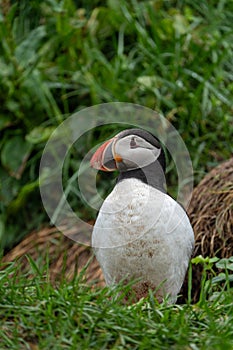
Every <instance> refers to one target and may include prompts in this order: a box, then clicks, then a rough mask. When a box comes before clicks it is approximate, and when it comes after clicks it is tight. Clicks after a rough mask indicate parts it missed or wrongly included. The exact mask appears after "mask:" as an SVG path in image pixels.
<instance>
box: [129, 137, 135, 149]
mask: <svg viewBox="0 0 233 350" xmlns="http://www.w3.org/2000/svg"><path fill="white" fill-rule="evenodd" d="M130 148H137V144H136V141H135V137H132V138H131V140H130Z"/></svg>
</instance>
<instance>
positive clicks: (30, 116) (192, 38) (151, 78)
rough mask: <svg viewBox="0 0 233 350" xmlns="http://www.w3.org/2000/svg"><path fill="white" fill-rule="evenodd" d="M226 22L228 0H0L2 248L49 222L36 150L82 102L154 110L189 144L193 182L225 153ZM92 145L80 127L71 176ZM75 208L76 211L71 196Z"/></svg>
mask: <svg viewBox="0 0 233 350" xmlns="http://www.w3.org/2000/svg"><path fill="white" fill-rule="evenodd" d="M232 23H233V3H232V1H225V0H221V1H219V0H214V1H208V0H203V1H192V0H178V1H175V0H169V1H160V0H159V1H155V0H154V1H137V0H131V1H126V0H119V1H111V0H109V1H72V0H65V1H58V0H51V1H47V0H43V1H27V0H22V1H14V2H13V1H12V2H10V1H5V2H3V4H2V5H1V8H0V106H1V107H0V239H1V246H2V247H3V248H8V249H9V248H10V247H11V246H12V245H13V244H15V243H16V242H17V241H19V240H21V239H22V236H23V235H25V233H26V232H28V231H30V230H31V229H33V228H35V227H38V226H39V224H40V223H41V221H45V220H47V217H46V215H45V213H44V212H43V210H41V202H40V197H39V190H38V167H39V162H40V157H41V154H42V152H43V149H44V146H45V142H46V141H47V140H48V138H49V136H50V135H51V133H52V131H53V130H54V128H56V127H57V126H58V125H59V124H60V123H61V121H63V120H64V119H66V118H67V117H69V116H70V115H71V114H72V113H74V112H77V111H79V110H81V109H82V108H84V107H88V106H92V105H95V104H99V103H105V102H114V101H122V102H131V103H137V104H140V105H143V106H146V107H149V108H152V109H156V110H159V111H161V112H162V113H163V114H164V115H165V116H166V118H168V119H169V121H171V122H172V123H173V125H174V126H175V127H176V128H177V130H178V131H179V132H180V134H181V136H182V137H183V139H184V141H185V143H186V145H187V148H188V149H189V152H190V155H191V159H192V162H193V167H194V171H195V183H198V182H199V180H200V179H201V178H202V177H203V176H204V174H205V173H206V172H207V171H208V170H209V169H211V168H212V167H213V166H215V165H217V164H218V163H219V162H220V161H222V160H224V159H227V158H229V157H230V156H231V154H232V152H233V149H232V137H233V122H232V120H233V113H232V104H233V98H232V96H233V64H232V57H233V27H232ZM113 129H114V128H111V132H115V133H117V131H118V129H117V127H116V126H115V130H113ZM102 134H103V135H104V134H105V135H108V134H109V130H108V129H107V128H105V130H103V133H102ZM95 143H96V139H95V135H94V134H93V133H91V134H90V135H87V137H86V138H85V139H84V140H83V142H82V148H81V149H80V151H79V152H76V153H74V154H73V155H72V157H71V158H70V159H71V160H70V161H69V164H68V166H67V167H68V168H69V172H68V173H69V175H70V174H71V175H72V174H73V173H74V172H75V171H76V169H77V164H79V162H80V161H81V159H82V158H83V157H84V156H85V154H86V152H87V151H88V150H89V149H90V148H91V147H92V146H93V145H94V144H95ZM173 170H174V167H172V166H171V167H170V172H169V181H170V185H171V186H175V185H176V177H175V176H173ZM66 181H68V180H66V179H65V181H64V186H65V187H66V185H67V182H66ZM72 205H73V207H75V208H80V209H79V211H78V214H79V215H81V216H83V215H85V212H86V210H87V208H85V207H84V205H83V203H82V202H81V201H80V199H79V198H77V196H76V198H73V199H72ZM32 207H33V210H31V208H32ZM89 214H90V215H91V213H89ZM92 215H93V213H92Z"/></svg>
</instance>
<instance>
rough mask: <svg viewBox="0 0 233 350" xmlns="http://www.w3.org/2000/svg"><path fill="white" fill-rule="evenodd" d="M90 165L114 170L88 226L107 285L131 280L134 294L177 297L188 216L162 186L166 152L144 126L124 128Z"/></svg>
mask: <svg viewBox="0 0 233 350" xmlns="http://www.w3.org/2000/svg"><path fill="white" fill-rule="evenodd" d="M90 165H91V167H93V168H94V169H97V170H100V171H106V172H112V171H116V170H117V171H118V172H119V176H118V178H117V181H116V185H115V187H114V188H113V190H112V192H111V193H110V194H109V195H108V196H107V198H106V199H105V200H104V202H103V204H102V206H101V208H100V210H99V213H98V216H97V219H96V222H95V225H94V227H93V232H92V247H93V250H94V253H95V255H96V258H97V260H98V262H99V264H100V267H101V269H102V271H103V275H104V278H105V281H106V284H107V285H114V284H117V283H119V282H122V281H123V283H125V284H128V283H129V282H132V283H131V284H130V286H131V287H130V288H131V289H130V294H131V297H132V300H134V301H139V300H140V299H141V298H144V297H146V296H147V295H148V293H149V290H151V291H152V292H153V295H154V296H155V297H156V299H157V301H158V302H159V303H161V302H162V301H163V300H168V302H169V303H175V302H176V300H177V297H178V293H179V291H180V289H181V287H182V284H183V281H184V278H185V274H186V271H187V268H188V264H189V260H190V258H191V255H192V252H193V248H194V233H193V229H192V226H191V224H190V221H189V218H188V216H187V214H186V212H185V210H184V209H183V207H182V206H181V204H179V203H178V202H177V201H175V200H174V199H173V198H172V197H171V196H170V195H168V194H167V191H166V178H165V170H166V161H165V153H164V150H163V147H162V144H161V143H160V141H159V139H158V138H157V137H155V136H154V135H153V134H151V133H150V132H148V131H146V130H143V129H137V128H132V129H126V130H123V131H121V132H120V133H118V134H117V135H116V136H114V137H113V138H111V139H109V140H107V141H105V142H104V143H103V144H102V145H101V146H100V147H99V148H98V149H97V150H96V151H95V153H94V154H93V156H92V158H91V160H90Z"/></svg>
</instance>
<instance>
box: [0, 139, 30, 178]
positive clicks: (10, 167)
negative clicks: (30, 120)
mask: <svg viewBox="0 0 233 350" xmlns="http://www.w3.org/2000/svg"><path fill="white" fill-rule="evenodd" d="M31 150H32V146H31V144H30V143H29V142H27V141H25V139H24V138H23V137H22V136H14V137H12V138H11V139H9V140H7V141H6V143H5V144H4V146H3V149H2V153H1V161H2V165H3V166H4V167H5V168H6V169H7V171H8V172H9V173H10V175H11V176H12V177H15V178H16V179H20V178H21V176H22V173H23V171H24V168H25V166H26V162H27V159H28V157H29V155H30V152H31Z"/></svg>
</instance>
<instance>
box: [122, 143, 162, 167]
mask: <svg viewBox="0 0 233 350" xmlns="http://www.w3.org/2000/svg"><path fill="white" fill-rule="evenodd" d="M160 151H161V150H160V149H154V150H151V149H145V148H135V149H130V150H128V151H127V152H125V154H124V157H123V159H124V162H125V163H126V164H127V165H128V164H129V165H130V166H133V167H131V169H136V168H143V167H145V166H147V165H149V164H151V163H154V162H155V161H156V159H157V158H158V157H159V155H160Z"/></svg>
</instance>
